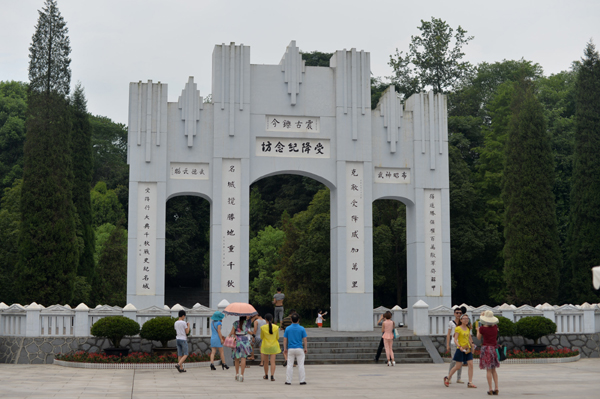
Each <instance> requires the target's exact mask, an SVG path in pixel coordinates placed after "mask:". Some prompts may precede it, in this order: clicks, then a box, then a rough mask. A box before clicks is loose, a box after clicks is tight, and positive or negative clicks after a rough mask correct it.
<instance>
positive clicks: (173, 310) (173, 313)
mask: <svg viewBox="0 0 600 399" xmlns="http://www.w3.org/2000/svg"><path fill="white" fill-rule="evenodd" d="M180 310H183V306H181V305H180V304H178V303H176V304H175V305H174V306H173V307H172V308H171V317H174V318H176V319H177V318H179V311H180Z"/></svg>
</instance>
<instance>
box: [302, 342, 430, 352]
mask: <svg viewBox="0 0 600 399" xmlns="http://www.w3.org/2000/svg"><path fill="white" fill-rule="evenodd" d="M378 346H379V341H368V342H362V341H356V342H313V341H310V340H309V341H308V347H309V348H374V350H377V347H378ZM420 347H423V343H422V342H421V341H394V344H393V348H394V349H396V348H398V349H400V348H403V349H404V348H420Z"/></svg>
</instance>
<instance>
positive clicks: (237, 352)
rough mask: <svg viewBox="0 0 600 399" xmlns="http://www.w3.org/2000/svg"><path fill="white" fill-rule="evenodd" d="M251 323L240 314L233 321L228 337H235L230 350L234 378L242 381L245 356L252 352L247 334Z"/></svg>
mask: <svg viewBox="0 0 600 399" xmlns="http://www.w3.org/2000/svg"><path fill="white" fill-rule="evenodd" d="M250 327H251V324H249V323H248V320H246V316H240V319H239V320H236V321H234V322H233V326H232V327H231V332H230V333H229V336H230V337H234V338H235V348H234V349H232V350H231V358H232V359H233V361H234V364H235V380H236V381H239V382H243V381H244V370H245V369H246V358H247V357H248V356H250V354H251V353H252V340H251V335H249V331H250Z"/></svg>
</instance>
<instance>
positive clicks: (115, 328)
mask: <svg viewBox="0 0 600 399" xmlns="http://www.w3.org/2000/svg"><path fill="white" fill-rule="evenodd" d="M139 332H140V325H139V324H138V323H137V322H135V321H133V320H131V319H129V318H127V317H124V316H108V317H104V318H102V319H100V320H98V321H97V322H95V323H94V325H93V326H92V329H91V333H92V335H93V336H94V337H98V338H108V339H109V341H110V343H111V345H112V348H106V349H104V353H106V355H108V356H112V355H117V356H127V355H128V354H129V348H121V340H122V339H123V338H124V337H126V336H132V335H137V334H139Z"/></svg>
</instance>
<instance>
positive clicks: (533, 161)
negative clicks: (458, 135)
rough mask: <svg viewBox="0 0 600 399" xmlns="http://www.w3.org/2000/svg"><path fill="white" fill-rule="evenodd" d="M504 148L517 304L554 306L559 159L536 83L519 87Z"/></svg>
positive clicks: (509, 267) (508, 262)
mask: <svg viewBox="0 0 600 399" xmlns="http://www.w3.org/2000/svg"><path fill="white" fill-rule="evenodd" d="M511 109H512V117H511V121H510V124H509V130H508V140H507V142H506V146H505V155H506V158H505V160H506V162H505V166H504V184H503V192H502V195H503V198H504V204H505V219H504V222H505V224H504V236H505V240H506V241H505V245H504V275H505V278H506V282H507V285H508V290H509V295H510V296H511V298H509V299H510V300H513V301H514V302H516V303H519V304H522V303H528V304H530V305H533V306H535V305H537V304H539V303H544V302H550V303H552V302H553V301H554V299H555V298H556V296H557V293H558V283H559V270H560V265H561V253H560V248H559V239H558V227H557V222H556V205H555V203H554V194H553V192H552V187H553V184H554V160H553V158H552V148H551V146H550V137H549V136H548V133H547V131H546V123H545V121H544V114H543V110H542V107H541V105H540V103H539V102H538V100H537V99H536V97H535V95H534V88H533V83H532V82H531V81H529V80H526V79H525V78H522V79H520V80H519V81H518V82H517V84H516V86H515V93H514V95H513V101H512V104H511Z"/></svg>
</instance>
